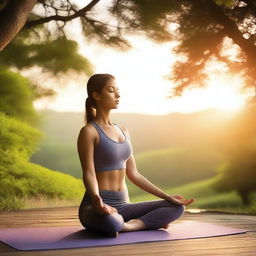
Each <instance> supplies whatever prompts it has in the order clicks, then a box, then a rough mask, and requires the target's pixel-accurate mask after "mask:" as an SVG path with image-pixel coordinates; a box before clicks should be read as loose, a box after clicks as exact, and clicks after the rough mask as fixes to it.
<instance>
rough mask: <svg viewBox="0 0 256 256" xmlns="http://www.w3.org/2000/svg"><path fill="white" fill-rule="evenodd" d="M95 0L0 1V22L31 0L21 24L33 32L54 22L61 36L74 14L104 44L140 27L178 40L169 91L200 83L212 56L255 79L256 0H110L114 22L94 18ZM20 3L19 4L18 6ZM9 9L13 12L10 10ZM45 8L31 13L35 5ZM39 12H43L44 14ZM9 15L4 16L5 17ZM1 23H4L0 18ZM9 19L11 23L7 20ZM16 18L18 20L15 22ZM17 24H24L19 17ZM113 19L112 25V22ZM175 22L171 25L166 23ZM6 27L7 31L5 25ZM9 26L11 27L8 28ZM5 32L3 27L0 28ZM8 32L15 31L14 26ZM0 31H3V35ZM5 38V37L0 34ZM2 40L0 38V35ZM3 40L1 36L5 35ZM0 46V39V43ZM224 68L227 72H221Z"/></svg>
mask: <svg viewBox="0 0 256 256" xmlns="http://www.w3.org/2000/svg"><path fill="white" fill-rule="evenodd" d="M100 2H102V1H99V0H92V1H91V2H90V3H89V4H87V5H85V6H84V7H82V8H78V7H77V6H76V5H75V3H74V2H73V1H72V0H61V1H51V0H38V1H36V2H35V1H34V2H33V1H32V0H23V1H17V0H12V1H10V0H0V3H2V5H1V9H2V10H1V15H0V16H1V19H0V27H3V25H4V24H6V23H8V27H11V24H12V23H15V22H16V20H15V19H18V20H19V17H17V13H18V11H20V12H22V13H23V14H24V15H22V17H24V16H26V15H27V14H28V12H29V8H25V7H24V6H28V5H30V6H31V5H33V3H34V4H35V8H34V9H33V11H32V13H30V15H29V18H28V20H27V21H26V23H25V26H24V28H28V29H32V30H34V31H35V33H37V27H38V26H39V25H43V24H47V23H49V22H54V23H55V28H56V29H55V30H54V35H56V31H58V32H59V33H58V35H59V36H61V35H63V33H65V30H64V28H65V25H66V24H67V23H68V22H69V21H71V20H73V19H76V18H79V19H80V21H81V24H82V27H83V33H84V35H85V37H86V38H87V39H90V40H91V39H97V40H98V41H100V42H103V43H107V44H108V45H111V46H115V47H120V48H122V49H124V48H127V47H129V46H130V45H129V43H128V41H127V40H126V39H125V38H124V36H125V34H126V33H127V32H138V31H140V32H143V33H145V34H146V35H148V36H149V37H150V38H151V39H155V40H156V41H161V42H163V41H169V40H178V41H179V42H180V44H179V46H178V47H177V48H176V53H177V54H181V55H182V56H183V57H184V59H182V60H181V61H178V62H177V63H176V64H175V66H174V69H173V71H172V72H171V75H170V79H172V80H173V81H174V82H175V83H176V87H175V88H174V91H173V93H174V94H175V95H181V94H182V92H183V90H184V89H185V88H188V87H193V86H203V85H204V84H205V81H206V79H207V74H206V73H205V67H206V66H207V64H208V63H209V62H210V61H212V60H216V61H219V62H220V63H223V64H224V65H225V66H226V68H227V69H228V70H229V72H231V73H232V72H233V73H241V74H242V75H243V77H244V78H245V80H246V85H247V86H254V83H255V79H256V77H255V76H256V72H255V71H256V70H255V59H256V46H255V40H256V36H255V26H256V24H255V22H256V17H255V16H256V3H255V1H253V0H243V1H240V0H197V1H193V0H179V1H177V0H144V1H135V0H113V1H110V4H109V8H108V9H107V10H106V12H109V13H110V15H111V17H112V18H115V22H111V24H110V22H109V21H102V20H99V19H97V18H96V16H95V17H93V15H94V14H93V12H91V10H92V9H95V7H96V5H98V4H99V3H100ZM22 6H23V8H22ZM10 8H12V10H13V11H12V12H10ZM38 9H40V10H44V12H42V11H41V12H40V14H38V12H36V10H38ZM43 13H44V14H43ZM5 15H9V16H8V17H11V19H10V18H9V19H8V21H7V20H6V19H5V18H4V17H6V16H5ZM4 22H5V23H4ZM9 23H10V24H9ZM16 23H17V22H16ZM18 24H19V26H21V24H23V23H22V22H18ZM113 24H114V25H113ZM173 24H176V30H175V31H173V30H170V26H171V25H173ZM5 30H8V28H6V29H5ZM9 30H11V29H9ZM2 33H5V34H6V33H7V32H2ZM10 33H14V32H13V30H12V31H11V32H10ZM5 34H4V35H5ZM2 37H6V36H1V35H0V38H2ZM228 38H229V39H230V42H229V46H228V47H229V48H230V47H232V46H234V45H236V46H237V47H238V50H239V52H238V53H237V56H236V57H235V58H234V56H232V55H227V54H225V52H223V47H224V44H225V42H226V41H227V39H228ZM2 40H4V39H2ZM5 41H6V40H5ZM0 45H1V46H0V47H3V43H1V42H0ZM226 72H228V71H226Z"/></svg>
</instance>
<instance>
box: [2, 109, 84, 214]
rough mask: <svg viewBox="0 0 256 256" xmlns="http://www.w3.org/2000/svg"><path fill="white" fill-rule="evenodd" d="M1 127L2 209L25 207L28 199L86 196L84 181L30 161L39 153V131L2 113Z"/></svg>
mask: <svg viewBox="0 0 256 256" xmlns="http://www.w3.org/2000/svg"><path fill="white" fill-rule="evenodd" d="M0 126H1V130H0V181H1V185H0V198H1V200H0V202H1V203H0V210H1V209H2V210H6V209H10V208H15V209H16V207H18V208H19V207H22V205H23V198H24V197H32V196H35V197H36V196H39V195H45V196H47V197H49V198H53V197H58V198H60V199H71V200H72V199H76V198H78V197H79V198H80V197H81V196H82V193H83V190H84V186H83V183H82V180H81V179H76V178H74V177H71V176H69V175H66V174H63V173H60V172H58V171H52V170H49V169H47V168H44V167H42V166H39V165H36V164H33V163H29V162H28V160H29V157H30V156H31V154H32V153H34V152H35V151H36V150H37V143H38V139H39V138H40V133H39V132H38V131H37V130H35V129H34V128H32V127H30V126H29V125H28V124H26V123H22V122H20V121H18V120H15V119H14V118H10V117H7V116H6V115H5V114H3V113H1V112H0ZM12 199H13V200H14V201H12Z"/></svg>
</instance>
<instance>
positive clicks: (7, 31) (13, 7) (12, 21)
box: [0, 0, 37, 51]
mask: <svg viewBox="0 0 256 256" xmlns="http://www.w3.org/2000/svg"><path fill="white" fill-rule="evenodd" d="M36 2H37V0H9V1H8V3H7V5H6V7H5V8H4V9H3V10H1V11H0V51H1V50H2V49H3V48H4V47H5V46H6V45H7V44H8V43H9V42H10V41H11V40H12V39H13V38H14V37H15V35H16V34H17V33H18V32H19V31H20V30H21V28H22V27H23V26H24V24H25V22H26V20H27V17H28V15H29V13H30V12H31V10H32V9H33V7H34V5H35V4H36Z"/></svg>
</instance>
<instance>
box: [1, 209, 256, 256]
mask: <svg viewBox="0 0 256 256" xmlns="http://www.w3.org/2000/svg"><path fill="white" fill-rule="evenodd" d="M77 209H78V208H77V207H59V208H45V209H27V210H20V211H10V212H5V213H0V228H7V227H39V226H51V227H53V226H64V225H67V226H69V225H71V226H73V225H80V222H79V219H78V216H77ZM181 220H198V221H206V222H210V223H215V224H220V225H225V226H230V227H236V228H242V229H246V230H247V233H246V234H240V235H230V236H222V237H213V238H197V239H187V240H176V241H162V242H150V243H138V244H128V245H115V246H105V247H94V248H78V249H62V250H44V251H17V250H15V249H12V248H10V247H9V246H7V245H5V244H3V243H0V255H1V256H11V255H12V256H13V255H15V256H19V255H26V256H32V255H40V256H43V255H45V256H50V255H59V256H65V255H72V256H80V255H83V256H84V255H86V256H117V255H118V256H122V255H133V256H137V255H146V256H151V255H152V256H153V255H154V256H155V255H160V256H164V255H232V256H234V255H254V256H255V255H256V216H250V215H237V214H227V213H213V212H212V213H209V212H208V213H207V212H202V213H189V212H186V213H185V214H184V215H183V217H182V218H181V219H179V220H176V222H177V223H178V222H179V221H181Z"/></svg>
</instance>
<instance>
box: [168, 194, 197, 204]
mask: <svg viewBox="0 0 256 256" xmlns="http://www.w3.org/2000/svg"><path fill="white" fill-rule="evenodd" d="M166 200H168V201H170V202H172V203H174V204H178V205H180V204H181V205H189V204H191V203H193V202H194V201H195V200H196V199H195V198H190V199H187V200H185V199H184V198H183V196H182V195H177V194H174V195H169V196H168V197H167V198H166Z"/></svg>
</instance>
